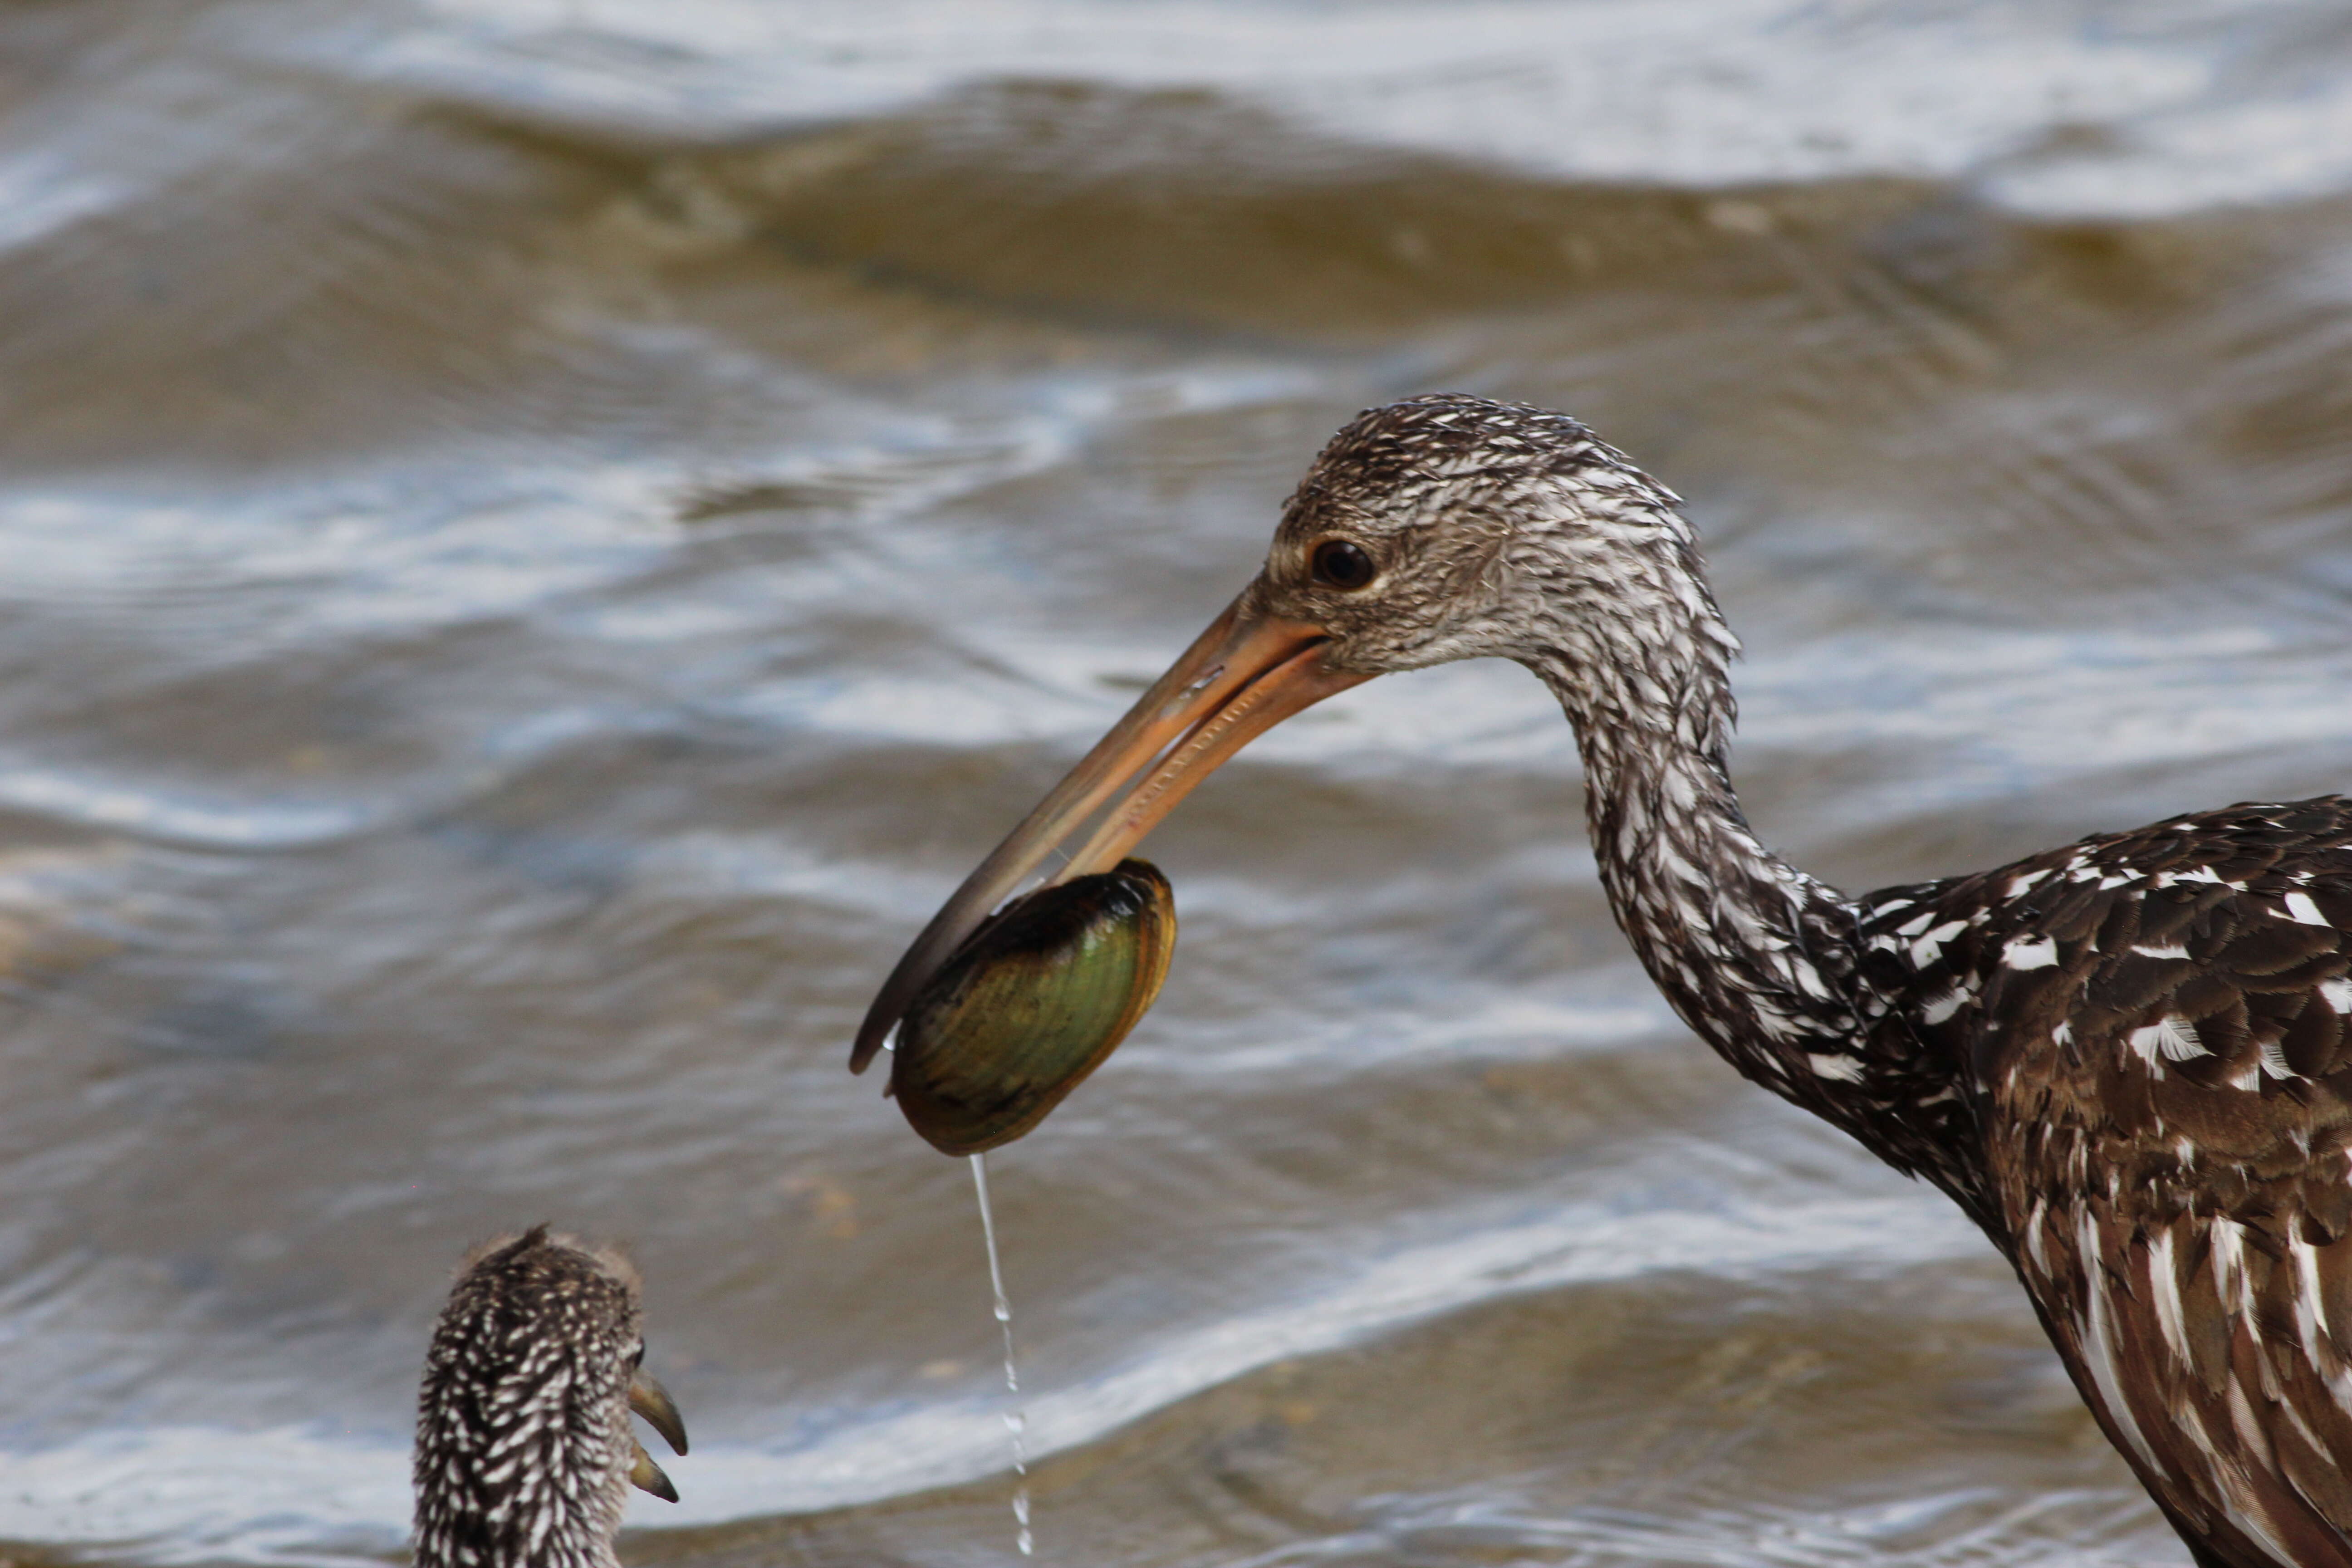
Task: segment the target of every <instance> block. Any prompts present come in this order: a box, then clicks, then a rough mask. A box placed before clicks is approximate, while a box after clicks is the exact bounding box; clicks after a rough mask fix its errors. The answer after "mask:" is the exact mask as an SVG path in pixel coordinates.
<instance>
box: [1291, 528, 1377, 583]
mask: <svg viewBox="0 0 2352 1568" xmlns="http://www.w3.org/2000/svg"><path fill="white" fill-rule="evenodd" d="M1308 560H1309V564H1310V566H1311V569H1312V570H1313V572H1314V574H1315V580H1316V581H1317V582H1318V583H1322V584H1328V585H1329V586H1331V587H1334V588H1360V587H1362V586H1363V585H1364V584H1367V583H1369V582H1370V581H1371V580H1372V578H1373V576H1374V574H1376V573H1377V571H1378V568H1377V567H1375V566H1373V564H1372V558H1371V557H1370V556H1369V555H1367V554H1365V553H1364V547H1363V546H1362V545H1360V544H1358V543H1356V542H1354V541H1353V540H1348V539H1327V540H1325V541H1324V542H1322V543H1320V544H1318V545H1317V546H1316V547H1315V553H1314V554H1313V555H1312V556H1310V557H1309V558H1308Z"/></svg>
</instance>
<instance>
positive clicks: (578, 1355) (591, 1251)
mask: <svg viewBox="0 0 2352 1568" xmlns="http://www.w3.org/2000/svg"><path fill="white" fill-rule="evenodd" d="M645 1353H646V1339H645V1311H644V1309H643V1307H642V1306H641V1305H640V1304H639V1301H638V1279H637V1271H636V1269H635V1268H634V1267H632V1266H631V1265H630V1263H629V1261H628V1259H627V1258H624V1257H622V1256H621V1255H620V1254H619V1253H617V1252H614V1251H613V1250H611V1249H610V1248H591V1247H586V1246H584V1245H583V1244H582V1243H580V1242H578V1241H575V1240H573V1239H572V1237H564V1236H551V1235H550V1234H549V1233H548V1228H547V1226H543V1225H542V1226H538V1227H537V1228H536V1229H533V1230H531V1231H529V1232H527V1233H525V1234H524V1235H522V1236H519V1237H502V1238H501V1239H499V1240H497V1241H493V1242H490V1243H488V1244H487V1245H485V1246H483V1247H478V1248H476V1249H475V1250H474V1251H473V1252H472V1253H470V1254H468V1255H467V1259H466V1262H465V1265H464V1268H463V1271H462V1272H461V1273H460V1274H459V1276H458V1279H457V1285H456V1287H455V1288H454V1289H451V1290H450V1292H449V1304H448V1305H447V1306H446V1307H445V1308H443V1309H442V1312H441V1321H440V1322H439V1324H438V1325H437V1326H436V1328H435V1329H434V1331H433V1346H432V1349H431V1350H429V1351H427V1352H425V1383H424V1387H423V1388H422V1389H421V1390H420V1391H419V1393H418V1396H417V1411H416V1460H415V1483H416V1568H614V1563H615V1562H616V1559H615V1558H614V1555H613V1537H614V1535H615V1534H616V1533H617V1532H618V1531H619V1530H620V1528H621V1511H622V1507H623V1504H624V1503H625V1501H626V1500H627V1498H628V1492H629V1488H630V1487H631V1486H633V1485H634V1486H637V1487H641V1488H643V1489H645V1490H646V1491H649V1492H651V1493H653V1494H654V1495H655V1496H656V1497H658V1498H663V1499H666V1500H668V1501H670V1502H676V1501H677V1490H676V1489H674V1488H673V1487H671V1485H670V1483H669V1478H668V1477H667V1476H666V1475H664V1474H663V1473H662V1468H661V1467H660V1466H659V1465H657V1464H656V1463H654V1460H653V1457H652V1456H651V1455H649V1454H647V1453H646V1450H645V1447H644V1445H643V1444H641V1443H639V1442H638V1441H637V1437H636V1434H635V1432H634V1431H633V1430H632V1429H631V1427H630V1424H629V1413H630V1412H631V1411H632V1410H634V1411H635V1412H636V1413H637V1414H638V1415H642V1416H644V1417H645V1418H646V1421H648V1422H649V1423H651V1424H652V1426H653V1427H654V1429H655V1430H656V1431H657V1432H659V1433H660V1434H661V1435H662V1436H663V1437H664V1438H666V1439H667V1441H668V1443H669V1446H670V1447H672V1448H674V1449H676V1450H677V1452H678V1453H680V1454H683V1453H685V1452H686V1426H685V1424H684V1423H683V1422H681V1421H680V1420H679V1419H678V1415H677V1406H676V1405H672V1404H671V1403H670V1398H669V1395H668V1394H667V1393H665V1392H663V1389H662V1386H661V1384H658V1383H656V1382H655V1381H654V1379H653V1378H652V1377H651V1376H650V1375H648V1374H647V1373H646V1372H645V1371H644V1369H643V1368H642V1367H641V1366H640V1365H639V1363H641V1362H642V1361H643V1360H644V1358H645Z"/></svg>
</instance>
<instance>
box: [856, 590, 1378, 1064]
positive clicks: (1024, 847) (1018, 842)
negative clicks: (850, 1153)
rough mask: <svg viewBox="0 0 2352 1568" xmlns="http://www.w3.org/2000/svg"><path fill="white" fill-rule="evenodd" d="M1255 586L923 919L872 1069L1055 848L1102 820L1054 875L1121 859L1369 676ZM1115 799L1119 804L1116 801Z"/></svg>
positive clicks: (878, 1021)
mask: <svg viewBox="0 0 2352 1568" xmlns="http://www.w3.org/2000/svg"><path fill="white" fill-rule="evenodd" d="M1248 599H1249V595H1246V594H1244V595H1242V597H1241V598H1238V599H1235V600H1234V602H1233V604H1232V605H1228V606H1227V607H1226V609H1225V612H1224V614H1223V615H1221V616H1218V617H1217V618H1216V619H1215V620H1214V621H1213V622H1211V623H1210V625H1209V628H1208V630H1206V631H1204V632H1202V634H1201V635H1200V637H1198V638H1196V639H1195V640H1194V641H1193V644H1192V647H1189V648H1187V649H1185V651H1184V654H1183V656H1182V657H1181V658H1179V659H1177V661H1176V662H1175V663H1174V664H1173V665H1171V666H1170V667H1169V668H1168V672H1167V673H1166V674H1164V675H1162V676H1161V677H1160V679H1158V680H1156V681H1154V682H1152V684H1151V689H1150V690H1148V691H1146V692H1145V693H1144V694H1143V695H1142V696H1141V697H1140V698H1139V699H1138V700H1136V704H1135V706H1134V707H1132V708H1130V709H1129V710H1128V712H1127V717H1125V718H1124V719H1121V720H1120V721H1118V723H1117V724H1116V725H1114V726H1113V727H1112V728H1111V731H1110V732H1109V733H1108V734H1107V735H1105V736H1104V737H1103V738H1102V739H1101V740H1100V741H1098V742H1096V743H1095V748H1094V750H1093V751H1091V752H1087V755H1086V759H1085V760H1084V761H1083V762H1081V763H1078V765H1077V766H1076V767H1075V768H1073V769H1071V770H1070V773H1069V776H1068V777H1066V778H1065V779H1063V781H1062V782H1061V783H1060V784H1056V785H1055V786H1054V789H1053V791H1052V793H1050V794H1048V795H1046V796H1045V799H1044V800H1042V801H1040V802H1039V803H1038V804H1037V807H1036V809H1035V810H1034V811H1032V812H1031V813H1030V814H1029V816H1027V818H1025V819H1024V821H1023V822H1022V824H1021V826H1018V827H1016V828H1014V829H1013V832H1012V834H1011V835H1010V836H1009V837H1007V838H1006V839H1005V840H1004V842H1003V843H1002V844H1000V845H998V846H997V847H996V849H995V851H994V852H993V853H992V854H991V855H990V856H989V857H988V858H987V859H985V860H983V861H982V862H981V864H980V868H979V869H978V870H976V871H974V872H972V874H971V876H970V877H969V878H967V879H965V880H964V884H963V886H962V887H961V888H959V889H956V891H955V895H954V896H953V897H952V898H950V899H949V900H948V901H947V903H946V904H945V905H943V906H942V907H941V908H940V912H939V913H938V914H936V915H934V916H932V917H931V923H930V924H929V925H928V926H926V927H924V928H923V932H922V934H921V935H920V936H919V937H917V938H916V939H915V943H914V945H913V946H912V947H909V948H908V950H907V953H906V956H905V957H903V958H901V959H899V960H898V967H897V968H896V969H894V970H892V971H891V972H890V978H889V979H887V981H885V982H883V984H882V990H881V994H878V995H877V996H876V997H875V998H874V1005H873V1006H872V1007H871V1008H869V1009H868V1010H867V1011H866V1022H865V1024H864V1025H863V1026H861V1027H860V1028H859V1029H858V1031H857V1043H856V1047H853V1048H852V1050H851V1052H850V1056H849V1068H850V1070H851V1071H852V1072H864V1071H865V1070H866V1064H867V1063H869V1062H871V1061H872V1060H873V1059H874V1057H875V1053H876V1052H877V1051H879V1050H880V1049H881V1048H882V1043H883V1041H884V1040H886V1039H887V1038H888V1037H889V1034H890V1031H891V1029H892V1028H893V1027H895V1026H897V1024H898V1019H899V1016H901V1015H902V1014H904V1013H905V1012H906V1010H907V1007H908V1004H909V1003H911V1002H912V1001H913V1000H914V998H915V995H916V994H917V993H918V992H919V991H920V990H921V989H922V987H923V984H924V982H925V981H927V980H929V978H930V977H931V975H932V974H933V973H936V972H937V971H938V970H939V968H940V965H941V964H943V963H946V962H947V960H948V958H949V957H950V955H951V954H952V953H953V952H955V950H956V949H957V947H958V946H960V945H961V943H962V942H963V940H964V939H965V938H966V937H968V936H970V935H971V933H972V932H973V931H975V930H977V929H978V928H979V926H980V924H981V922H982V921H984V920H986V919H987V918H988V916H989V914H990V913H991V912H992V910H995V909H996V907H997V906H998V905H999V904H1001V903H1003V901H1004V900H1006V899H1007V898H1009V897H1011V896H1012V895H1013V893H1015V892H1017V891H1019V890H1020V889H1021V886H1022V884H1023V883H1024V882H1025V881H1027V880H1028V879H1029V877H1030V876H1031V875H1032V874H1033V873H1034V871H1035V870H1036V869H1037V868H1038V867H1039V866H1041V865H1043V864H1044V863H1045V860H1046V858H1048V857H1049V856H1051V855H1052V854H1053V853H1054V852H1055V850H1057V849H1060V848H1062V847H1063V846H1064V845H1065V844H1066V843H1067V842H1068V841H1070V840H1072V839H1074V838H1076V837H1077V835H1078V833H1079V830H1080V829H1081V828H1082V827H1084V826H1085V825H1086V824H1087V821H1088V820H1089V819H1092V818H1093V817H1094V816H1095V815H1096V814H1097V812H1101V813H1102V816H1101V820H1100V822H1099V823H1098V825H1097V826H1096V828H1095V830H1094V832H1093V833H1092V834H1091V835H1090V836H1088V837H1087V838H1086V839H1085V840H1084V842H1083V843H1082V844H1081V845H1080V847H1078V849H1077V850H1076V853H1074V854H1072V855H1071V856H1070V858H1069V859H1068V861H1067V863H1066V864H1065V865H1064V866H1063V867H1062V868H1060V869H1059V870H1058V871H1056V872H1055V874H1054V875H1053V877H1052V878H1050V879H1049V880H1051V881H1055V882H1063V881H1067V880H1068V879H1071V878H1073V877H1084V876H1088V875H1091V874H1093V873H1096V872H1100V871H1108V870H1109V869H1110V868H1113V867H1115V866H1117V865H1118V862H1119V861H1120V859H1121V858H1124V857H1125V856H1126V855H1127V854H1128V852H1129V850H1131V849H1133V848H1134V847H1135V846H1136V845H1137V844H1139V843H1140V842H1141V841H1142V839H1143V837H1144V836H1145V835H1146V834H1148V833H1150V831H1151V830H1152V828H1153V827H1155V826H1158V825H1159V823H1160V818H1162V817H1164V816H1167V815H1168V814H1169V812H1171V811H1172V810H1173V809H1175V806H1176V803H1177V802H1179V801H1181V800H1182V799H1183V798H1184V797H1185V795H1189V794H1191V793H1192V788H1193V786H1194V785H1195V784H1199V783H1200V782H1201V781H1202V779H1204V778H1206V777H1207V776H1208V775H1209V774H1210V773H1213V772H1214V771H1215V770H1216V768H1217V767H1218V765H1219V764H1220V763H1223V762H1224V761H1225V760H1226V759H1227V758H1228V757H1231V756H1232V755H1233V754H1234V752H1238V751H1240V750H1241V749H1242V748H1243V747H1244V746H1245V745H1247V744H1248V743H1249V742H1251V741H1253V740H1255V739H1256V738H1257V737H1258V736H1260V735H1262V734H1264V733H1265V731H1268V730H1270V729H1272V728H1273V727H1274V726H1275V725H1276V724H1278V723H1280V722H1281V721H1283V720H1285V719H1287V718H1289V717H1290V716H1291V715H1292V714H1294V713H1297V712H1298V711H1300V710H1303V709H1306V708H1310V707H1312V706H1314V705H1315V704H1316V703H1318V702H1320V701H1321V700H1323V699H1325V698H1326V697H1328V696H1330V695H1332V694H1333V693H1334V692H1338V691H1345V690H1346V689H1348V688H1349V687H1351V686H1357V685H1360V684H1362V683H1363V682H1364V681H1366V680H1368V679H1370V676H1367V675H1359V674H1356V673H1353V672H1352V671H1348V670H1337V669H1330V668H1326V667H1325V664H1324V662H1323V659H1324V653H1325V651H1326V649H1327V647H1328V645H1329V642H1330V634H1329V633H1328V632H1327V631H1326V630H1325V629H1324V628H1323V627H1321V626H1316V625H1314V624H1312V623H1310V622H1307V621H1297V620H1288V619H1285V618H1283V617H1280V616H1268V615H1263V614H1260V613H1257V612H1255V611H1254V610H1252V609H1251V608H1249V607H1248V604H1247V601H1248ZM1106 806H1107V807H1108V809H1106Z"/></svg>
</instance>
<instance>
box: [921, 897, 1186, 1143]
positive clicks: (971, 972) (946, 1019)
mask: <svg viewBox="0 0 2352 1568" xmlns="http://www.w3.org/2000/svg"><path fill="white" fill-rule="evenodd" d="M1175 949H1176V901H1175V896H1174V894H1173V893H1172V892H1171V889H1170V888H1169V886H1168V879H1167V878H1165V877H1163V876H1161V875H1160V868H1158V867H1157V866H1154V865H1152V864H1150V862H1149V861H1144V860H1122V861H1120V862H1119V863H1118V866H1117V867H1115V868H1112V869H1111V870H1108V871H1104V872H1101V873H1099V874H1097V875H1095V876H1089V877H1074V878H1072V879H1070V880H1068V881H1066V882H1059V883H1055V884H1054V885H1053V886H1050V887H1045V888H1040V889H1037V890H1036V891H1034V892H1033V893H1029V894H1026V895H1024V897H1022V898H1019V899H1016V900H1013V902H1011V903H1009V904H1007V905H1006V906H1005V907H1004V908H1003V909H1002V910H998V911H997V912H996V914H995V915H993V916H992V917H991V918H990V920H989V921H988V922H987V923H986V924H984V925H982V927H981V928H980V929H979V930H978V931H974V932H973V933H972V934H971V937H970V938H969V939H967V940H966V941H965V942H964V943H963V945H962V946H961V947H959V948H958V949H956V951H955V953H954V955H953V956H952V957H950V959H949V960H948V961H947V963H945V964H943V965H941V966H940V970H939V972H938V973H935V974H934V975H932V976H931V978H930V979H929V981H927V982H926V983H925V984H924V985H923V987H922V989H921V990H920V991H919V992H917V993H916V994H915V998H914V1000H913V1002H912V1003H911V1004H910V1005H908V1008H907V1012H906V1015H905V1016H904V1017H903V1018H902V1019H901V1020H900V1022H899V1026H898V1048H897V1051H896V1053H895V1054H894V1055H893V1057H892V1058H891V1065H890V1092H891V1093H892V1094H894V1095H896V1096H897V1097H898V1107H899V1109H900V1110H903V1111H905V1112H906V1116H907V1121H908V1123H909V1124H911V1125H912V1126H913V1128H914V1129H915V1131H918V1132H919V1133H921V1134H922V1135H923V1137H924V1139H925V1140H926V1141H927V1142H929V1143H930V1145H931V1146H932V1147H933V1148H935V1149H937V1150H939V1151H940V1152H941V1153H944V1154H977V1153H980V1152H983V1151H985V1150H989V1149H993V1148H996V1147H998V1146H999V1145H1001V1144H1005V1143H1010V1142H1013V1140H1014V1139H1015V1138H1018V1137H1020V1136H1022V1135H1023V1134H1024V1133H1025V1132H1027V1131H1030V1130H1031V1129H1032V1128H1034V1127H1035V1126H1036V1125H1037V1124H1038V1123H1039V1122H1040V1121H1044V1120H1045V1115H1046V1112H1048V1111H1050V1110H1053V1109H1054V1107H1055V1106H1056V1105H1059V1104H1060V1103H1061V1102H1062V1098H1063V1096H1065V1095H1066V1094H1068V1093H1069V1092H1070V1090H1072V1089H1076V1087H1077V1086H1078V1084H1079V1082H1080V1081H1081V1080H1082V1079H1085V1077H1086V1076H1087V1074H1088V1073H1090V1072H1092V1071H1094V1070H1095V1068H1097V1067H1100V1066H1101V1065H1102V1063H1103V1059H1104V1058H1107V1057H1108V1056H1109V1055H1110V1053H1111V1052H1112V1051H1113V1050H1114V1049H1116V1048H1117V1047H1118V1043H1119V1041H1121V1040H1122V1039H1124V1038H1126V1037H1127V1032H1128V1030H1129V1029H1131V1028H1133V1027H1134V1026H1135V1022H1136V1020H1137V1019H1139V1018H1140V1017H1142V1016H1143V1015H1144V1012H1145V1010H1146V1009H1148V1008H1149V1007H1150V1005H1151V1003H1152V999H1153V998H1154V997H1156V996H1158V995H1159V994H1160V981H1161V980H1163V979H1165V978H1166V977H1167V974H1168V960H1169V956H1170V955H1171V953H1173V952H1175Z"/></svg>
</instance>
